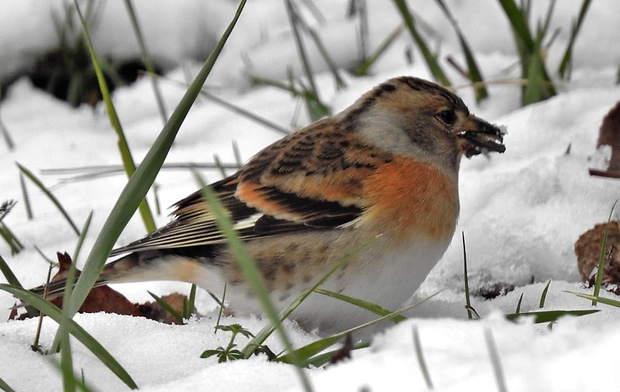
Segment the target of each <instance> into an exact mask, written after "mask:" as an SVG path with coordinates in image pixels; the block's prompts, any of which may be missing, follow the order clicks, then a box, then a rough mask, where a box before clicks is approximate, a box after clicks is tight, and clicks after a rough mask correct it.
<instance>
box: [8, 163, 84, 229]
mask: <svg viewBox="0 0 620 392" xmlns="http://www.w3.org/2000/svg"><path fill="white" fill-rule="evenodd" d="M15 164H16V165H17V167H18V168H19V171H20V172H21V173H22V174H23V175H25V176H26V177H28V179H29V180H30V181H32V183H33V184H35V185H36V186H37V188H39V189H40V190H41V191H42V192H43V193H44V194H45V196H47V198H48V199H50V201H51V202H52V204H54V205H55V206H56V208H57V209H58V211H60V213H61V214H62V216H64V217H65V220H66V221H67V222H68V223H69V225H70V226H71V228H72V229H73V231H74V232H75V234H76V235H78V236H79V235H80V229H78V227H77V225H76V224H75V222H73V219H71V217H70V216H69V213H68V212H67V210H65V208H64V207H63V206H62V204H60V201H58V199H57V198H56V196H54V194H53V193H52V192H51V191H50V190H49V189H48V188H47V187H46V186H45V185H43V183H42V182H41V180H39V179H38V178H37V177H36V176H35V175H34V174H33V173H32V172H31V171H30V170H28V169H26V167H24V166H22V165H21V164H19V163H17V162H15Z"/></svg>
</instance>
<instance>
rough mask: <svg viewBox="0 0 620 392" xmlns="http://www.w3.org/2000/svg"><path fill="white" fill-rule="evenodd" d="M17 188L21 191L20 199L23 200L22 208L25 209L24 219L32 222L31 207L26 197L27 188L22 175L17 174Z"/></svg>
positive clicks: (28, 198)
mask: <svg viewBox="0 0 620 392" xmlns="http://www.w3.org/2000/svg"><path fill="white" fill-rule="evenodd" d="M19 187H20V188H21V190H22V198H23V199H24V206H25V208H26V217H27V218H28V220H32V216H33V215H32V207H31V206H30V197H29V196H28V188H26V181H24V175H23V174H22V173H21V172H20V173H19Z"/></svg>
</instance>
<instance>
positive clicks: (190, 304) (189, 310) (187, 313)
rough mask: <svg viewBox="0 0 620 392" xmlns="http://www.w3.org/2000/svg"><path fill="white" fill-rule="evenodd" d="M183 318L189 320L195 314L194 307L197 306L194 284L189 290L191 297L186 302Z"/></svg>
mask: <svg viewBox="0 0 620 392" xmlns="http://www.w3.org/2000/svg"><path fill="white" fill-rule="evenodd" d="M184 304H185V306H184V307H183V318H184V319H187V320H189V319H190V317H192V314H194V307H195V306H196V285H195V284H193V285H192V286H191V287H190V289H189V296H188V297H187V301H185V302H184Z"/></svg>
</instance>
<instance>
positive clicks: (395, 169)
mask: <svg viewBox="0 0 620 392" xmlns="http://www.w3.org/2000/svg"><path fill="white" fill-rule="evenodd" d="M457 186H458V184H457V178H456V175H455V176H454V177H453V178H451V177H450V176H448V175H446V174H445V173H444V172H442V171H441V170H439V169H438V168H436V167H434V166H432V165H429V164H425V163H419V162H414V161H412V160H410V159H407V158H396V159H394V160H393V161H392V162H390V163H387V164H385V165H382V166H381V167H379V168H378V169H377V170H376V171H375V172H373V173H372V175H370V176H369V177H368V178H367V180H366V181H365V182H364V192H363V193H364V199H365V200H366V201H367V202H368V204H367V205H366V207H367V209H366V213H365V214H364V217H363V224H364V225H366V224H368V225H372V226H374V227H375V228H376V229H378V230H379V231H381V232H384V234H388V235H390V237H391V238H392V239H393V240H394V241H395V242H396V243H401V242H402V241H407V240H408V239H410V238H412V236H415V235H417V233H419V234H422V235H425V236H427V237H428V238H429V239H431V240H436V241H441V240H445V239H446V237H447V236H452V234H453V233H454V228H455V226H456V220H457V217H458V213H459V200H458V189H457Z"/></svg>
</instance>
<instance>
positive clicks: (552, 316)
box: [506, 309, 600, 324]
mask: <svg viewBox="0 0 620 392" xmlns="http://www.w3.org/2000/svg"><path fill="white" fill-rule="evenodd" d="M599 311H600V310H599V309H585V310H545V311H536V312H522V313H511V314H507V315H506V319H508V320H510V321H515V320H517V319H519V318H521V317H534V322H535V323H536V324H540V323H550V322H553V321H557V320H558V319H559V318H560V317H563V316H576V317H579V316H586V315H588V314H592V313H596V312H599Z"/></svg>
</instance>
